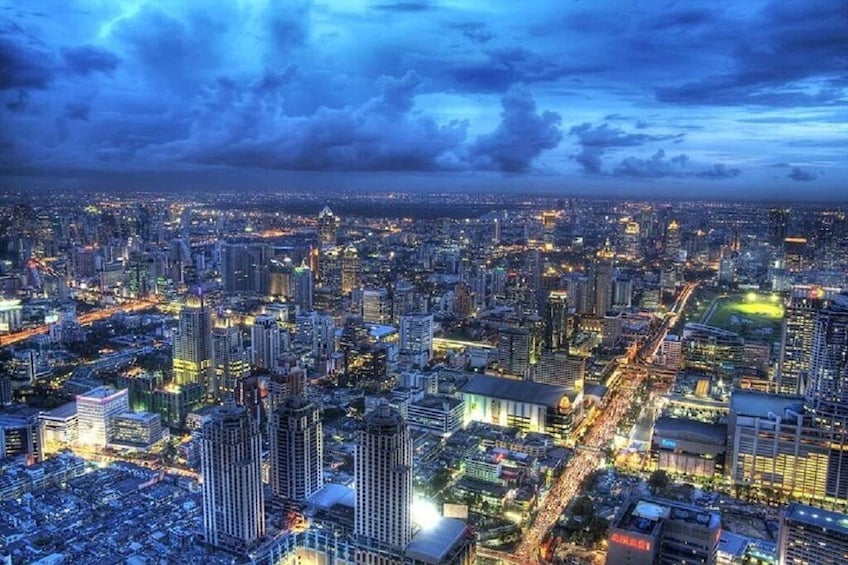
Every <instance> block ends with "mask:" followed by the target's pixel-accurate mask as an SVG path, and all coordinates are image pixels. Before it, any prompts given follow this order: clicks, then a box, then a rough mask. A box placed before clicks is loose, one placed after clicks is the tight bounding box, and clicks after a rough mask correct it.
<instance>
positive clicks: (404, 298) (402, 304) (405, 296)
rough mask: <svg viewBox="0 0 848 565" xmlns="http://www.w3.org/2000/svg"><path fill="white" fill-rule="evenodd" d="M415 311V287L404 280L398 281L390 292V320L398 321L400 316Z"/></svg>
mask: <svg viewBox="0 0 848 565" xmlns="http://www.w3.org/2000/svg"><path fill="white" fill-rule="evenodd" d="M414 311H415V287H414V286H412V285H411V284H409V283H408V282H406V281H398V282H397V284H395V287H394V291H393V292H392V321H393V322H394V323H400V317H401V316H404V315H406V314H411V313H413V312H414Z"/></svg>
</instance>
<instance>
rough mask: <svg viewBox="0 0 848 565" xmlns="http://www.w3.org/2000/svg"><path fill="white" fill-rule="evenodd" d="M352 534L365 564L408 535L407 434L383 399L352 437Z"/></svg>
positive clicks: (409, 472)
mask: <svg viewBox="0 0 848 565" xmlns="http://www.w3.org/2000/svg"><path fill="white" fill-rule="evenodd" d="M355 476H356V512H355V525H354V534H355V535H356V537H357V539H358V540H359V543H360V546H361V547H363V548H364V549H362V550H360V552H361V554H362V557H363V561H364V562H365V563H374V564H377V563H386V564H388V563H396V562H397V561H393V560H391V559H390V558H386V559H381V557H380V555H379V551H373V552H372V551H369V550H368V549H367V548H369V547H373V548H374V549H375V550H379V549H380V548H386V549H389V550H391V551H394V552H397V553H402V552H403V550H404V549H405V548H406V546H407V545H408V544H409V542H410V541H411V540H412V519H411V515H410V512H411V507H412V436H411V435H410V433H409V427H408V426H407V423H406V421H405V420H404V419H403V417H402V416H401V415H400V412H398V411H397V409H395V408H392V407H391V406H389V404H388V403H386V402H382V403H381V404H379V405H378V406H377V408H375V409H374V410H372V411H371V412H369V413H368V414H366V415H365V419H364V422H363V426H362V429H361V430H360V431H359V432H358V435H357V440H356V458H355Z"/></svg>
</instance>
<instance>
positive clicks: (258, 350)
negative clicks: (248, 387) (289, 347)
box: [250, 314, 280, 369]
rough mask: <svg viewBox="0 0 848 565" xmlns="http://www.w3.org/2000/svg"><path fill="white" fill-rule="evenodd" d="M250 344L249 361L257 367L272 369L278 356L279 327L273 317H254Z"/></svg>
mask: <svg viewBox="0 0 848 565" xmlns="http://www.w3.org/2000/svg"><path fill="white" fill-rule="evenodd" d="M250 342H251V347H252V348H253V354H252V356H251V357H252V359H251V361H252V362H253V364H254V365H256V366H257V367H262V368H264V369H272V368H273V367H274V363H275V361H276V360H277V357H279V356H280V326H279V325H277V320H276V319H274V317H273V316H269V315H268V314H263V315H261V316H256V319H255V320H254V322H253V327H252V328H250Z"/></svg>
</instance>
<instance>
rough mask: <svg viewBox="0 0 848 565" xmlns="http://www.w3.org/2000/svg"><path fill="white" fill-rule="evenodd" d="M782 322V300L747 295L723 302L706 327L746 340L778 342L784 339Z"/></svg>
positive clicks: (761, 295) (751, 294)
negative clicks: (734, 334)
mask: <svg viewBox="0 0 848 565" xmlns="http://www.w3.org/2000/svg"><path fill="white" fill-rule="evenodd" d="M782 320H783V303H782V302H781V300H780V297H779V296H777V295H771V294H758V293H752V292H747V293H738V294H732V295H730V296H727V297H724V298H719V299H718V305H717V307H716V308H715V310H714V311H713V313H712V315H711V316H710V317H709V319H707V320H706V323H707V324H709V325H710V326H715V327H718V328H723V329H725V330H730V331H732V332H737V333H739V334H741V335H742V336H744V337H749V338H755V337H758V338H760V339H763V340H766V341H775V340H777V339H779V338H780V325H781V322H782Z"/></svg>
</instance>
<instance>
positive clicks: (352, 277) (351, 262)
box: [341, 244, 362, 294]
mask: <svg viewBox="0 0 848 565" xmlns="http://www.w3.org/2000/svg"><path fill="white" fill-rule="evenodd" d="M361 271H362V265H361V261H360V259H359V251H358V250H357V249H356V247H354V246H353V245H352V244H351V245H348V246H347V247H345V248H344V250H343V251H342V281H341V288H342V293H344V294H347V293H348V292H350V291H352V290H353V289H354V288H357V287H359V280H360V278H361V276H362V273H361Z"/></svg>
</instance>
